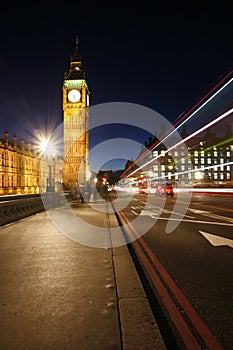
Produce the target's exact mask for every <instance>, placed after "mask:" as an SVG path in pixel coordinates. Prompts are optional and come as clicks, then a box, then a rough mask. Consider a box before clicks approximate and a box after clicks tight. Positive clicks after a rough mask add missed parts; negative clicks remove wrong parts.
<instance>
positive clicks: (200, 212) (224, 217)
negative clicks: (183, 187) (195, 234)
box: [189, 208, 233, 223]
mask: <svg viewBox="0 0 233 350" xmlns="http://www.w3.org/2000/svg"><path fill="white" fill-rule="evenodd" d="M189 210H190V211H192V212H193V213H195V214H200V215H203V216H207V217H208V218H212V219H215V220H216V219H217V220H224V221H228V222H231V223H233V219H232V218H228V217H226V216H221V215H216V214H213V213H211V212H209V211H203V210H198V209H192V208H189Z"/></svg>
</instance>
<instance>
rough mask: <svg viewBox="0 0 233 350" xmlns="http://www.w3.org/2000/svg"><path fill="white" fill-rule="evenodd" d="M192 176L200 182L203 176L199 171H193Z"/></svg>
mask: <svg viewBox="0 0 233 350" xmlns="http://www.w3.org/2000/svg"><path fill="white" fill-rule="evenodd" d="M194 174H195V175H194V176H195V179H196V180H202V179H203V177H204V174H203V173H202V172H201V171H195V173H194Z"/></svg>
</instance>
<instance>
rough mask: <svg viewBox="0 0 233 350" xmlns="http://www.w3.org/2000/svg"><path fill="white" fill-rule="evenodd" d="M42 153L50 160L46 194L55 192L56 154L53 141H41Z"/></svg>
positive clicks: (42, 139)
mask: <svg viewBox="0 0 233 350" xmlns="http://www.w3.org/2000/svg"><path fill="white" fill-rule="evenodd" d="M39 148H40V152H41V154H44V155H45V156H46V157H47V159H48V168H49V173H48V177H47V179H46V182H47V183H46V192H55V186H54V178H53V171H52V169H53V159H54V158H55V155H56V152H55V147H54V144H53V142H52V140H51V139H46V138H45V137H41V139H40V146H39Z"/></svg>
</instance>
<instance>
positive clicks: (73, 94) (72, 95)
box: [68, 90, 81, 102]
mask: <svg viewBox="0 0 233 350" xmlns="http://www.w3.org/2000/svg"><path fill="white" fill-rule="evenodd" d="M80 98H81V94H80V92H79V91H78V90H70V91H69V93H68V99H69V101H70V102H77V101H79V100H80Z"/></svg>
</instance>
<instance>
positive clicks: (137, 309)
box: [0, 203, 165, 350]
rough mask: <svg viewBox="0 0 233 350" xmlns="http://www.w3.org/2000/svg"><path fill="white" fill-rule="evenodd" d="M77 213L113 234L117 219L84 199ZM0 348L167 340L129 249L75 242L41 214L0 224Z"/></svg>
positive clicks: (142, 344)
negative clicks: (100, 246) (3, 224)
mask: <svg viewBox="0 0 233 350" xmlns="http://www.w3.org/2000/svg"><path fill="white" fill-rule="evenodd" d="M105 204H106V203H105ZM73 211H74V212H75V213H76V215H79V216H80V217H81V218H82V219H83V220H88V218H89V220H91V221H92V223H95V224H96V225H102V226H104V227H105V228H109V232H111V227H112V226H117V225H118V224H117V220H116V218H115V216H114V214H111V213H110V214H106V213H104V212H101V211H97V210H93V209H92V208H91V207H90V206H88V205H87V204H79V203H74V204H73ZM53 213H55V214H56V215H59V209H54V210H53ZM77 229H79V228H77ZM0 349H3V350H5V349H6V350H8V349H17V350H21V349H24V350H34V349H45V350H46V349H56V350H60V349H78V350H79V349H80V350H95V349H97V350H105V349H106V350H107V349H117V350H118V349H124V350H131V349H134V350H137V349H140V350H147V349H148V350H156V349H159V350H160V349H165V346H164V343H163V341H162V338H161V335H160V332H159V330H158V327H157V324H156V322H155V319H154V317H153V314H152V312H151V310H150V307H149V303H148V300H147V298H146V296H145V293H144V290H143V288H142V286H141V283H140V280H139V277H138V275H137V273H136V270H135V267H134V265H133V262H132V260H131V257H130V255H129V252H128V249H127V247H126V246H121V247H117V248H96V247H91V246H87V245H83V244H80V243H77V242H76V241H74V240H72V239H70V238H69V237H67V236H66V235H64V234H63V233H61V232H60V230H59V229H58V228H57V227H56V226H55V225H54V224H53V223H52V222H51V220H50V217H49V216H48V213H47V212H41V213H39V214H36V215H34V216H31V217H28V218H26V219H22V220H20V221H18V222H15V223H12V224H10V225H8V226H4V227H1V228H0Z"/></svg>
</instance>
